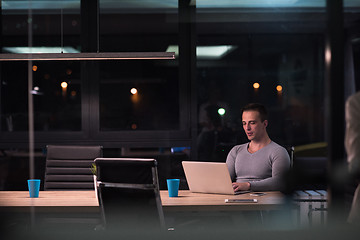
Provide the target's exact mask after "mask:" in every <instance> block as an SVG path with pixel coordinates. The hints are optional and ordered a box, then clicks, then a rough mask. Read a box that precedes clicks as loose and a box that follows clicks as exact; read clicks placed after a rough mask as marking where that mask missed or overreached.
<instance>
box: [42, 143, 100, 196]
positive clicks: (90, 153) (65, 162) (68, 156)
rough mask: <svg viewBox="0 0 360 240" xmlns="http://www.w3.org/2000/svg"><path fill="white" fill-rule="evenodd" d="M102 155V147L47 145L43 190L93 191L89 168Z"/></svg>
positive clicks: (92, 179)
mask: <svg viewBox="0 0 360 240" xmlns="http://www.w3.org/2000/svg"><path fill="white" fill-rule="evenodd" d="M102 154H103V148H102V146H60V145H48V146H47V154H46V168H45V181H44V190H89V189H94V178H93V174H92V172H91V167H92V164H93V163H94V160H95V158H98V157H102Z"/></svg>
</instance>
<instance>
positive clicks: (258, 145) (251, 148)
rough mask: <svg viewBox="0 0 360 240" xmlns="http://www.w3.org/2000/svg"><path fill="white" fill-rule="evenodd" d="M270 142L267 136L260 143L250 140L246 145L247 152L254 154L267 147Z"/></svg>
mask: <svg viewBox="0 0 360 240" xmlns="http://www.w3.org/2000/svg"><path fill="white" fill-rule="evenodd" d="M270 142H271V139H270V138H269V136H266V137H264V138H263V139H262V140H261V141H255V140H252V141H251V142H250V143H249V145H248V151H249V152H250V153H254V152H257V151H259V150H260V149H262V148H263V147H265V146H267V145H268V144H269V143H270Z"/></svg>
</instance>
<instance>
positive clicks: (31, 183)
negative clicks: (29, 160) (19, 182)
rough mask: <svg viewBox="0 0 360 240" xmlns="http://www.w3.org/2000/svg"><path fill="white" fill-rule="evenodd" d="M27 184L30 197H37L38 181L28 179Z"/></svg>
mask: <svg viewBox="0 0 360 240" xmlns="http://www.w3.org/2000/svg"><path fill="white" fill-rule="evenodd" d="M27 182H28V188H29V194H30V197H31V198H37V197H39V191H40V179H29V180H27Z"/></svg>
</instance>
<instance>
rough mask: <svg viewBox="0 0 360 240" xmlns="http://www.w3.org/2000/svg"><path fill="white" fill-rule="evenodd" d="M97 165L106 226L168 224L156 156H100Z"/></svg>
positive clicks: (132, 227)
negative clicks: (150, 157)
mask: <svg viewBox="0 0 360 240" xmlns="http://www.w3.org/2000/svg"><path fill="white" fill-rule="evenodd" d="M95 165H96V171H97V189H98V196H99V204H100V206H101V213H102V220H103V227H104V228H105V229H107V230H109V229H110V230H115V231H117V230H122V231H132V230H134V231H139V230H140V231H143V230H147V231H148V230H150V231H153V230H155V231H157V230H161V229H164V228H165V222H164V214H163V210H162V205H161V199H160V192H159V183H158V173H157V162H156V160H155V159H134V158H97V159H95Z"/></svg>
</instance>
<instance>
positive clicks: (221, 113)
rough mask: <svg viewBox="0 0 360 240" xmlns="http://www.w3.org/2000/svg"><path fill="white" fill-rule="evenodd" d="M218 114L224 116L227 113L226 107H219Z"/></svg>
mask: <svg viewBox="0 0 360 240" xmlns="http://www.w3.org/2000/svg"><path fill="white" fill-rule="evenodd" d="M218 114H219V115H220V116H224V115H225V109H224V108H219V109H218Z"/></svg>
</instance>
